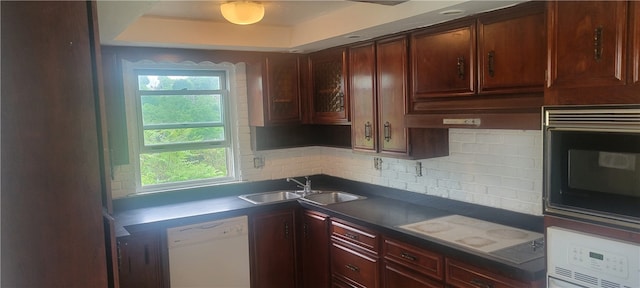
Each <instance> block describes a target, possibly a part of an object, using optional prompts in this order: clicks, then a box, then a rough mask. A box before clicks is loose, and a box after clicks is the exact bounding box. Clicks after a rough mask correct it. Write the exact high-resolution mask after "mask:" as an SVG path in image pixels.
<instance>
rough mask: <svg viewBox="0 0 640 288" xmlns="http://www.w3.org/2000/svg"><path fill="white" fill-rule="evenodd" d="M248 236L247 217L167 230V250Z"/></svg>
mask: <svg viewBox="0 0 640 288" xmlns="http://www.w3.org/2000/svg"><path fill="white" fill-rule="evenodd" d="M246 234H248V224H247V216H240V217H235V218H228V219H222V220H215V221H210V222H203V223H197V224H192V225H187V226H180V227H174V228H169V229H167V242H168V243H167V244H168V245H169V248H173V247H178V246H183V245H190V244H195V243H200V242H205V241H215V240H217V239H226V238H232V237H237V236H240V235H246Z"/></svg>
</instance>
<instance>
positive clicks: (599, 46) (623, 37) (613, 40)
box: [545, 1, 640, 105]
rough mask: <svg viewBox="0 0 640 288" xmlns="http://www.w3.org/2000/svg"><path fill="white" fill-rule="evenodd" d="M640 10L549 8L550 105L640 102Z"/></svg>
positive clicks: (620, 6) (614, 4)
mask: <svg viewBox="0 0 640 288" xmlns="http://www.w3.org/2000/svg"><path fill="white" fill-rule="evenodd" d="M638 9H639V8H638V4H637V3H635V1H631V2H626V1H587V2H584V1H551V2H548V11H547V15H548V16H547V17H548V19H547V23H548V25H547V27H548V51H549V55H548V65H549V67H548V68H547V70H548V72H547V73H548V75H547V78H548V80H547V89H546V90H545V104H546V105H556V104H623V103H639V102H640V93H639V92H640V87H639V86H638V85H637V84H638V79H640V78H638V75H639V72H638V71H639V70H638V66H639V63H640V62H639V61H638V59H639V56H640V54H639V53H638V51H639V50H640V47H639V45H638V44H639V42H638V41H639V40H638V33H637V32H638V31H640V28H639V27H640V26H639V25H640V24H638V16H639V15H640V14H639V11H638ZM629 43H630V45H629Z"/></svg>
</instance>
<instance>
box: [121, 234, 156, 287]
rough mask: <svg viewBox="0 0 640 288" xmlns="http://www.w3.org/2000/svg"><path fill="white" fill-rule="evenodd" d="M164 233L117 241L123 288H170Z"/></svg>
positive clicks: (135, 236)
mask: <svg viewBox="0 0 640 288" xmlns="http://www.w3.org/2000/svg"><path fill="white" fill-rule="evenodd" d="M163 234H164V233H162V231H160V230H149V231H144V232H137V233H132V234H131V235H129V236H126V237H121V238H118V240H117V245H118V263H119V269H120V271H119V273H120V287H121V288H129V287H131V288H145V287H149V288H162V287H169V285H168V284H167V282H166V280H168V275H165V273H163V272H164V271H163V270H164V269H163V264H162V263H163V255H166V254H165V253H163V252H162V251H166V250H165V249H164V248H163V246H164V245H163V241H162V239H163ZM165 238H166V237H165ZM165 278H166V279H165Z"/></svg>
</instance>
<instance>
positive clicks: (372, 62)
mask: <svg viewBox="0 0 640 288" xmlns="http://www.w3.org/2000/svg"><path fill="white" fill-rule="evenodd" d="M375 68H376V47H375V45H374V44H373V43H368V44H365V45H361V46H357V47H352V48H351V49H350V50H349V75H350V79H351V85H350V88H351V93H350V94H351V95H350V96H351V103H352V107H353V108H352V119H351V142H352V143H353V149H354V150H364V151H371V152H375V151H377V145H376V143H377V141H376V139H377V137H378V131H377V125H376V124H377V123H376V112H377V110H376V84H375V81H376V78H375V75H376V74H375V73H376V71H375Z"/></svg>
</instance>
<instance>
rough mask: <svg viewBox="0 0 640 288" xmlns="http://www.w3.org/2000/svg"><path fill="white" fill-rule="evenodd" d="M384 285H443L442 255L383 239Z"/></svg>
mask: <svg viewBox="0 0 640 288" xmlns="http://www.w3.org/2000/svg"><path fill="white" fill-rule="evenodd" d="M383 255H384V269H383V278H384V281H383V283H384V287H388V288H391V287H428V288H436V287H443V286H444V285H443V280H444V257H443V256H442V255H440V254H438V253H435V252H431V251H427V250H425V249H421V248H418V247H415V246H412V245H409V244H406V243H403V242H400V241H397V240H393V239H390V238H385V239H384V244H383Z"/></svg>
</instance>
